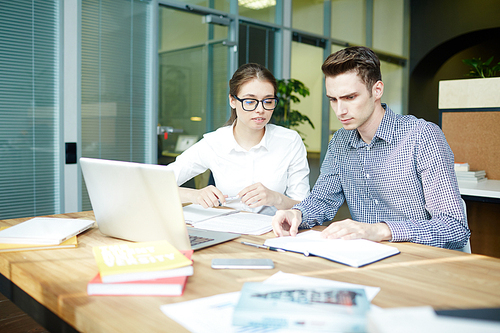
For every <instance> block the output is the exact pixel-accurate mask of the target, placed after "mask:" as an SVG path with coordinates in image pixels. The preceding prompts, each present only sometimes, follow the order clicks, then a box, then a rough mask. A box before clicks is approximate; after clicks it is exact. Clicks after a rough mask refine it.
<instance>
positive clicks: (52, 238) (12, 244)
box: [0, 217, 94, 252]
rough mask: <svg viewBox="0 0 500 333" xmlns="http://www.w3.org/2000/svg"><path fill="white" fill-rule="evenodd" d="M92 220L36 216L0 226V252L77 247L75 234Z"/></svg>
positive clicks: (90, 224)
mask: <svg viewBox="0 0 500 333" xmlns="http://www.w3.org/2000/svg"><path fill="white" fill-rule="evenodd" d="M93 224H94V221H89V220H81V219H65V218H52V217H36V218H33V219H30V220H27V221H24V222H21V223H19V224H17V225H15V226H11V227H0V252H13V251H28V250H48V249H64V248H71V247H77V245H78V241H77V238H76V235H78V234H80V233H81V232H83V231H85V230H87V229H89V228H91V227H92V226H93Z"/></svg>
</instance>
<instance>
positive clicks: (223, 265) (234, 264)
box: [212, 258, 274, 269]
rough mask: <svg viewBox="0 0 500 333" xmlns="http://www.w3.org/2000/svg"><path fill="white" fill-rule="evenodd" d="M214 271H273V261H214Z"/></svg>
mask: <svg viewBox="0 0 500 333" xmlns="http://www.w3.org/2000/svg"><path fill="white" fill-rule="evenodd" d="M212 268H214V269H273V268H274V262H273V261H272V260H271V259H234V258H231V259H225V258H224V259H222V258H221V259H212Z"/></svg>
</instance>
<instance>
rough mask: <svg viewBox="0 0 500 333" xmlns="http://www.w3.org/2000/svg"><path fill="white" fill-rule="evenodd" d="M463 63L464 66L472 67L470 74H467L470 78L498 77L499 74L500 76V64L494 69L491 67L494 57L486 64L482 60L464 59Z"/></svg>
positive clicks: (494, 66)
mask: <svg viewBox="0 0 500 333" xmlns="http://www.w3.org/2000/svg"><path fill="white" fill-rule="evenodd" d="M462 61H463V63H464V64H466V65H469V66H470V67H472V68H471V69H470V70H469V73H467V74H466V76H468V77H482V78H487V77H494V76H497V72H498V74H499V75H500V62H499V63H498V64H496V65H493V67H490V66H491V62H492V61H493V57H491V58H489V59H488V60H486V61H485V62H483V61H482V60H481V58H477V59H476V58H472V59H463V60H462Z"/></svg>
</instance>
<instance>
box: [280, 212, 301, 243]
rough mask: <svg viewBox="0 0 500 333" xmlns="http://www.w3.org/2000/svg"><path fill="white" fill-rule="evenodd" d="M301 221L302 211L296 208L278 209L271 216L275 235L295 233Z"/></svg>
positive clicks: (293, 234) (292, 234)
mask: <svg viewBox="0 0 500 333" xmlns="http://www.w3.org/2000/svg"><path fill="white" fill-rule="evenodd" d="M301 222H302V212H301V211H300V210H298V209H289V210H278V211H277V212H276V215H274V217H273V231H274V235H275V236H277V237H282V236H293V237H295V236H296V235H297V232H298V231H299V225H300V223H301Z"/></svg>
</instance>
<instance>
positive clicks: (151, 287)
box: [87, 274, 188, 296]
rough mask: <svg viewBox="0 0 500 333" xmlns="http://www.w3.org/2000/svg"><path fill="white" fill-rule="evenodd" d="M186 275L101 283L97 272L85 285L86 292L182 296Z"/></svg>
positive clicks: (94, 293) (95, 293)
mask: <svg viewBox="0 0 500 333" xmlns="http://www.w3.org/2000/svg"><path fill="white" fill-rule="evenodd" d="M187 278H188V277H187V276H176V277H171V278H163V279H155V280H144V281H132V282H116V283H103V282H102V280H101V276H100V275H99V274H97V275H96V276H95V277H94V278H93V279H92V280H90V282H89V283H88V285H87V294H88V295H89V296H90V295H115V296H182V294H183V293H184V288H185V287H186V282H187Z"/></svg>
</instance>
